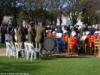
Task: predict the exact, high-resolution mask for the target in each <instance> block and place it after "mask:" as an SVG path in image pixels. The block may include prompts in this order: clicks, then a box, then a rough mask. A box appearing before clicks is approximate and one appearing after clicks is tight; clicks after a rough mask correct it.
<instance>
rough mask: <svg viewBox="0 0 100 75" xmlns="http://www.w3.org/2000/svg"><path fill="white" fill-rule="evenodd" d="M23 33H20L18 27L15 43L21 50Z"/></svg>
mask: <svg viewBox="0 0 100 75" xmlns="http://www.w3.org/2000/svg"><path fill="white" fill-rule="evenodd" d="M23 38H24V36H23V32H22V28H21V27H19V28H18V31H17V43H18V44H19V46H20V48H23Z"/></svg>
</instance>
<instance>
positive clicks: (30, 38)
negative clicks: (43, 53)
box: [28, 23, 35, 44]
mask: <svg viewBox="0 0 100 75" xmlns="http://www.w3.org/2000/svg"><path fill="white" fill-rule="evenodd" d="M33 26H34V24H33V23H30V25H29V28H28V42H29V43H32V44H35V29H34V28H33Z"/></svg>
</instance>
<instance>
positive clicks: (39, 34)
mask: <svg viewBox="0 0 100 75" xmlns="http://www.w3.org/2000/svg"><path fill="white" fill-rule="evenodd" d="M43 33H44V28H43V27H42V26H37V28H36V38H35V42H36V48H37V49H41V42H42V40H43Z"/></svg>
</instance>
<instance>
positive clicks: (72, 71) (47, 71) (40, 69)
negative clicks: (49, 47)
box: [0, 57, 100, 75]
mask: <svg viewBox="0 0 100 75" xmlns="http://www.w3.org/2000/svg"><path fill="white" fill-rule="evenodd" d="M0 72H4V73H5V72H11V73H29V74H30V75H100V58H97V57H89V58H49V59H43V60H33V61H32V62H31V61H27V60H25V59H24V58H19V59H15V58H13V57H11V58H10V59H9V58H8V57H0Z"/></svg>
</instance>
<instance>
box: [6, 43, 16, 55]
mask: <svg viewBox="0 0 100 75" xmlns="http://www.w3.org/2000/svg"><path fill="white" fill-rule="evenodd" d="M10 53H12V54H13V53H14V56H16V49H15V47H14V46H11V44H10V43H9V42H6V56H8V57H10V55H11V54H10Z"/></svg>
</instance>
